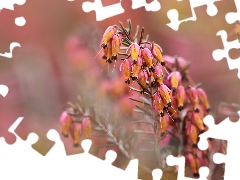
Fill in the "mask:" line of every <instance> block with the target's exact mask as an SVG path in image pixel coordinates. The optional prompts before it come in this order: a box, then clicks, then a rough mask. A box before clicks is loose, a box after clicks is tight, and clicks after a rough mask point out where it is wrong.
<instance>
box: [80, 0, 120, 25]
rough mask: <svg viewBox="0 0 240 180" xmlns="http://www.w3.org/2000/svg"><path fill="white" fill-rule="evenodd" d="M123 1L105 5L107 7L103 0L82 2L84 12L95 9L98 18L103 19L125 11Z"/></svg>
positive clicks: (98, 19)
mask: <svg viewBox="0 0 240 180" xmlns="http://www.w3.org/2000/svg"><path fill="white" fill-rule="evenodd" d="M121 1H122V0H120V1H119V3H116V4H113V5H109V6H105V7H104V6H103V4H102V1H101V0H95V1H94V2H88V1H87V2H84V3H83V4H82V9H83V11H84V12H90V11H95V12H96V20H97V21H102V20H104V19H107V18H109V17H113V16H116V15H119V14H122V13H124V9H123V7H122V5H121Z"/></svg>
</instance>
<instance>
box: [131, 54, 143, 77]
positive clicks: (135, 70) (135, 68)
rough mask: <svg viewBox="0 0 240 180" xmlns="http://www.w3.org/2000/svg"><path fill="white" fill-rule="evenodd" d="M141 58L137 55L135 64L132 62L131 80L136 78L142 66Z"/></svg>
mask: <svg viewBox="0 0 240 180" xmlns="http://www.w3.org/2000/svg"><path fill="white" fill-rule="evenodd" d="M142 61H143V60H142V58H141V57H138V61H137V63H136V64H133V74H132V80H133V81H135V80H138V74H139V72H140V70H141V68H142Z"/></svg>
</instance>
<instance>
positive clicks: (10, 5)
mask: <svg viewBox="0 0 240 180" xmlns="http://www.w3.org/2000/svg"><path fill="white" fill-rule="evenodd" d="M25 2H26V0H8V1H4V3H0V10H1V9H3V8H5V9H9V10H14V4H17V5H23V4H24V3H25Z"/></svg>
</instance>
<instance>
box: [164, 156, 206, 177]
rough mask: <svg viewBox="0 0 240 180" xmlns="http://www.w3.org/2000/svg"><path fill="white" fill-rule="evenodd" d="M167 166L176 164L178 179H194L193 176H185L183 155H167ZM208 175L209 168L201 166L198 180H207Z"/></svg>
mask: <svg viewBox="0 0 240 180" xmlns="http://www.w3.org/2000/svg"><path fill="white" fill-rule="evenodd" d="M166 161H167V164H168V166H178V176H177V179H178V180H195V178H189V177H185V157H184V156H181V157H174V156H173V155H169V156H167V159H166ZM208 175H209V169H208V168H207V167H201V168H200V169H199V178H198V180H207V177H208Z"/></svg>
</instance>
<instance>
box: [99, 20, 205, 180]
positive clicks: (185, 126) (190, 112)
mask: <svg viewBox="0 0 240 180" xmlns="http://www.w3.org/2000/svg"><path fill="white" fill-rule="evenodd" d="M131 29H132V26H131V21H128V28H125V27H124V26H123V24H122V23H121V22H120V27H118V26H117V25H113V26H109V27H108V28H107V29H106V31H105V33H104V34H103V38H102V41H101V48H102V49H103V53H104V55H103V59H104V60H106V62H108V63H112V61H113V60H115V61H117V59H118V55H122V56H124V57H125V58H122V59H121V60H123V62H122V63H121V65H120V71H123V74H124V77H125V83H127V84H130V83H131V81H133V82H137V83H138V85H139V89H134V90H136V91H138V92H140V93H141V94H142V95H144V96H145V97H147V98H148V99H150V101H149V102H150V103H149V105H150V107H151V108H150V109H147V110H145V109H143V108H140V107H139V106H137V107H139V109H140V110H142V111H143V112H146V114H147V115H149V116H150V117H151V119H152V125H153V129H154V133H156V134H158V133H159V134H160V136H164V135H165V134H166V133H167V132H168V131H167V129H168V127H169V126H176V129H178V131H179V130H180V131H181V136H182V137H183V141H184V143H183V144H182V146H184V147H180V148H181V149H190V150H185V151H180V152H179V154H181V155H185V156H186V158H187V162H188V164H189V166H190V167H191V170H192V171H193V174H194V176H198V169H199V168H200V166H201V165H208V163H207V161H208V152H207V151H204V152H201V151H200V150H199V149H198V148H197V142H198V135H199V134H200V133H203V132H204V131H206V130H207V127H206V126H205V125H204V124H203V118H204V117H205V116H206V114H207V113H209V111H210V105H209V102H208V98H207V95H206V93H205V91H204V90H203V89H202V88H199V84H197V85H196V84H194V83H193V81H192V79H191V77H190V75H189V72H188V68H189V65H190V63H189V62H188V61H186V60H184V59H183V58H181V57H177V56H175V57H170V56H163V50H162V48H161V47H160V46H159V45H158V44H156V43H155V42H150V41H148V36H147V37H146V38H145V39H143V34H144V28H142V30H141V32H140V37H139V40H138V38H137V36H138V34H139V33H138V31H139V27H138V28H137V32H136V33H135V36H134V37H131ZM122 50H124V51H125V52H122ZM132 100H134V99H133V98H132ZM135 101H137V102H141V101H140V100H135ZM180 115H182V116H180ZM179 127H181V129H180V128H179ZM204 158H205V160H204ZM200 159H202V161H200ZM206 159H207V160H206ZM201 162H202V164H201Z"/></svg>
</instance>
